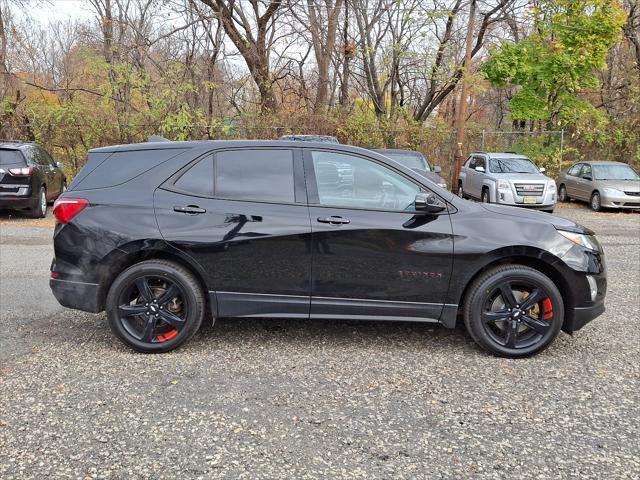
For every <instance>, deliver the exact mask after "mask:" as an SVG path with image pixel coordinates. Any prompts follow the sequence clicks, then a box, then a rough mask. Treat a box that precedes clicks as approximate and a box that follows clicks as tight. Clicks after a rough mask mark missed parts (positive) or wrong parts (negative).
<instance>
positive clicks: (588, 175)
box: [576, 163, 593, 201]
mask: <svg viewBox="0 0 640 480" xmlns="http://www.w3.org/2000/svg"><path fill="white" fill-rule="evenodd" d="M592 189H593V174H592V172H591V165H590V164H588V163H585V164H584V165H583V166H582V170H580V176H579V177H576V198H579V199H580V200H585V201H588V200H590V199H591V190H592Z"/></svg>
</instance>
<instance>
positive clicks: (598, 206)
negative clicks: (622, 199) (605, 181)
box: [590, 192, 602, 212]
mask: <svg viewBox="0 0 640 480" xmlns="http://www.w3.org/2000/svg"><path fill="white" fill-rule="evenodd" d="M590 205H591V210H593V211H594V212H599V211H600V210H602V202H601V200H600V193H598V192H593V193H592V194H591V202H590Z"/></svg>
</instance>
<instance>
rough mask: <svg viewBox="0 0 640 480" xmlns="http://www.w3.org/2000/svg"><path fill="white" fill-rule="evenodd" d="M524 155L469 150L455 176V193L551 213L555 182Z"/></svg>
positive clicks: (489, 201)
mask: <svg viewBox="0 0 640 480" xmlns="http://www.w3.org/2000/svg"><path fill="white" fill-rule="evenodd" d="M544 171H545V169H544V168H540V169H539V168H538V167H536V166H535V165H534V163H533V162H532V161H531V160H529V159H528V158H527V157H525V156H524V155H517V154H515V153H485V152H482V153H472V154H471V155H469V158H467V161H466V162H464V165H463V167H462V170H461V171H460V179H459V180H458V196H460V197H462V198H467V197H469V198H474V199H476V200H480V201H482V202H485V203H499V204H503V205H514V206H518V207H528V208H534V209H537V210H544V211H545V212H549V213H552V212H553V209H554V208H555V206H556V202H557V192H556V184H555V182H554V181H553V180H552V179H551V178H549V177H547V176H545V175H543V174H542V173H543V172H544Z"/></svg>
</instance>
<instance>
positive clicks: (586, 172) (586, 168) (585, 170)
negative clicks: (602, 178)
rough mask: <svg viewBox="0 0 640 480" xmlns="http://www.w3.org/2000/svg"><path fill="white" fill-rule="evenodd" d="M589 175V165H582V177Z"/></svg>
mask: <svg viewBox="0 0 640 480" xmlns="http://www.w3.org/2000/svg"><path fill="white" fill-rule="evenodd" d="M584 177H591V165H584V166H583V167H582V178H584Z"/></svg>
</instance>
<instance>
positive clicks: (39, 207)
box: [29, 187, 47, 218]
mask: <svg viewBox="0 0 640 480" xmlns="http://www.w3.org/2000/svg"><path fill="white" fill-rule="evenodd" d="M29 216H30V217H31V218H44V217H46V216H47V189H46V188H45V187H40V190H38V203H37V204H36V205H35V206H34V207H33V208H32V209H30V210H29Z"/></svg>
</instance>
